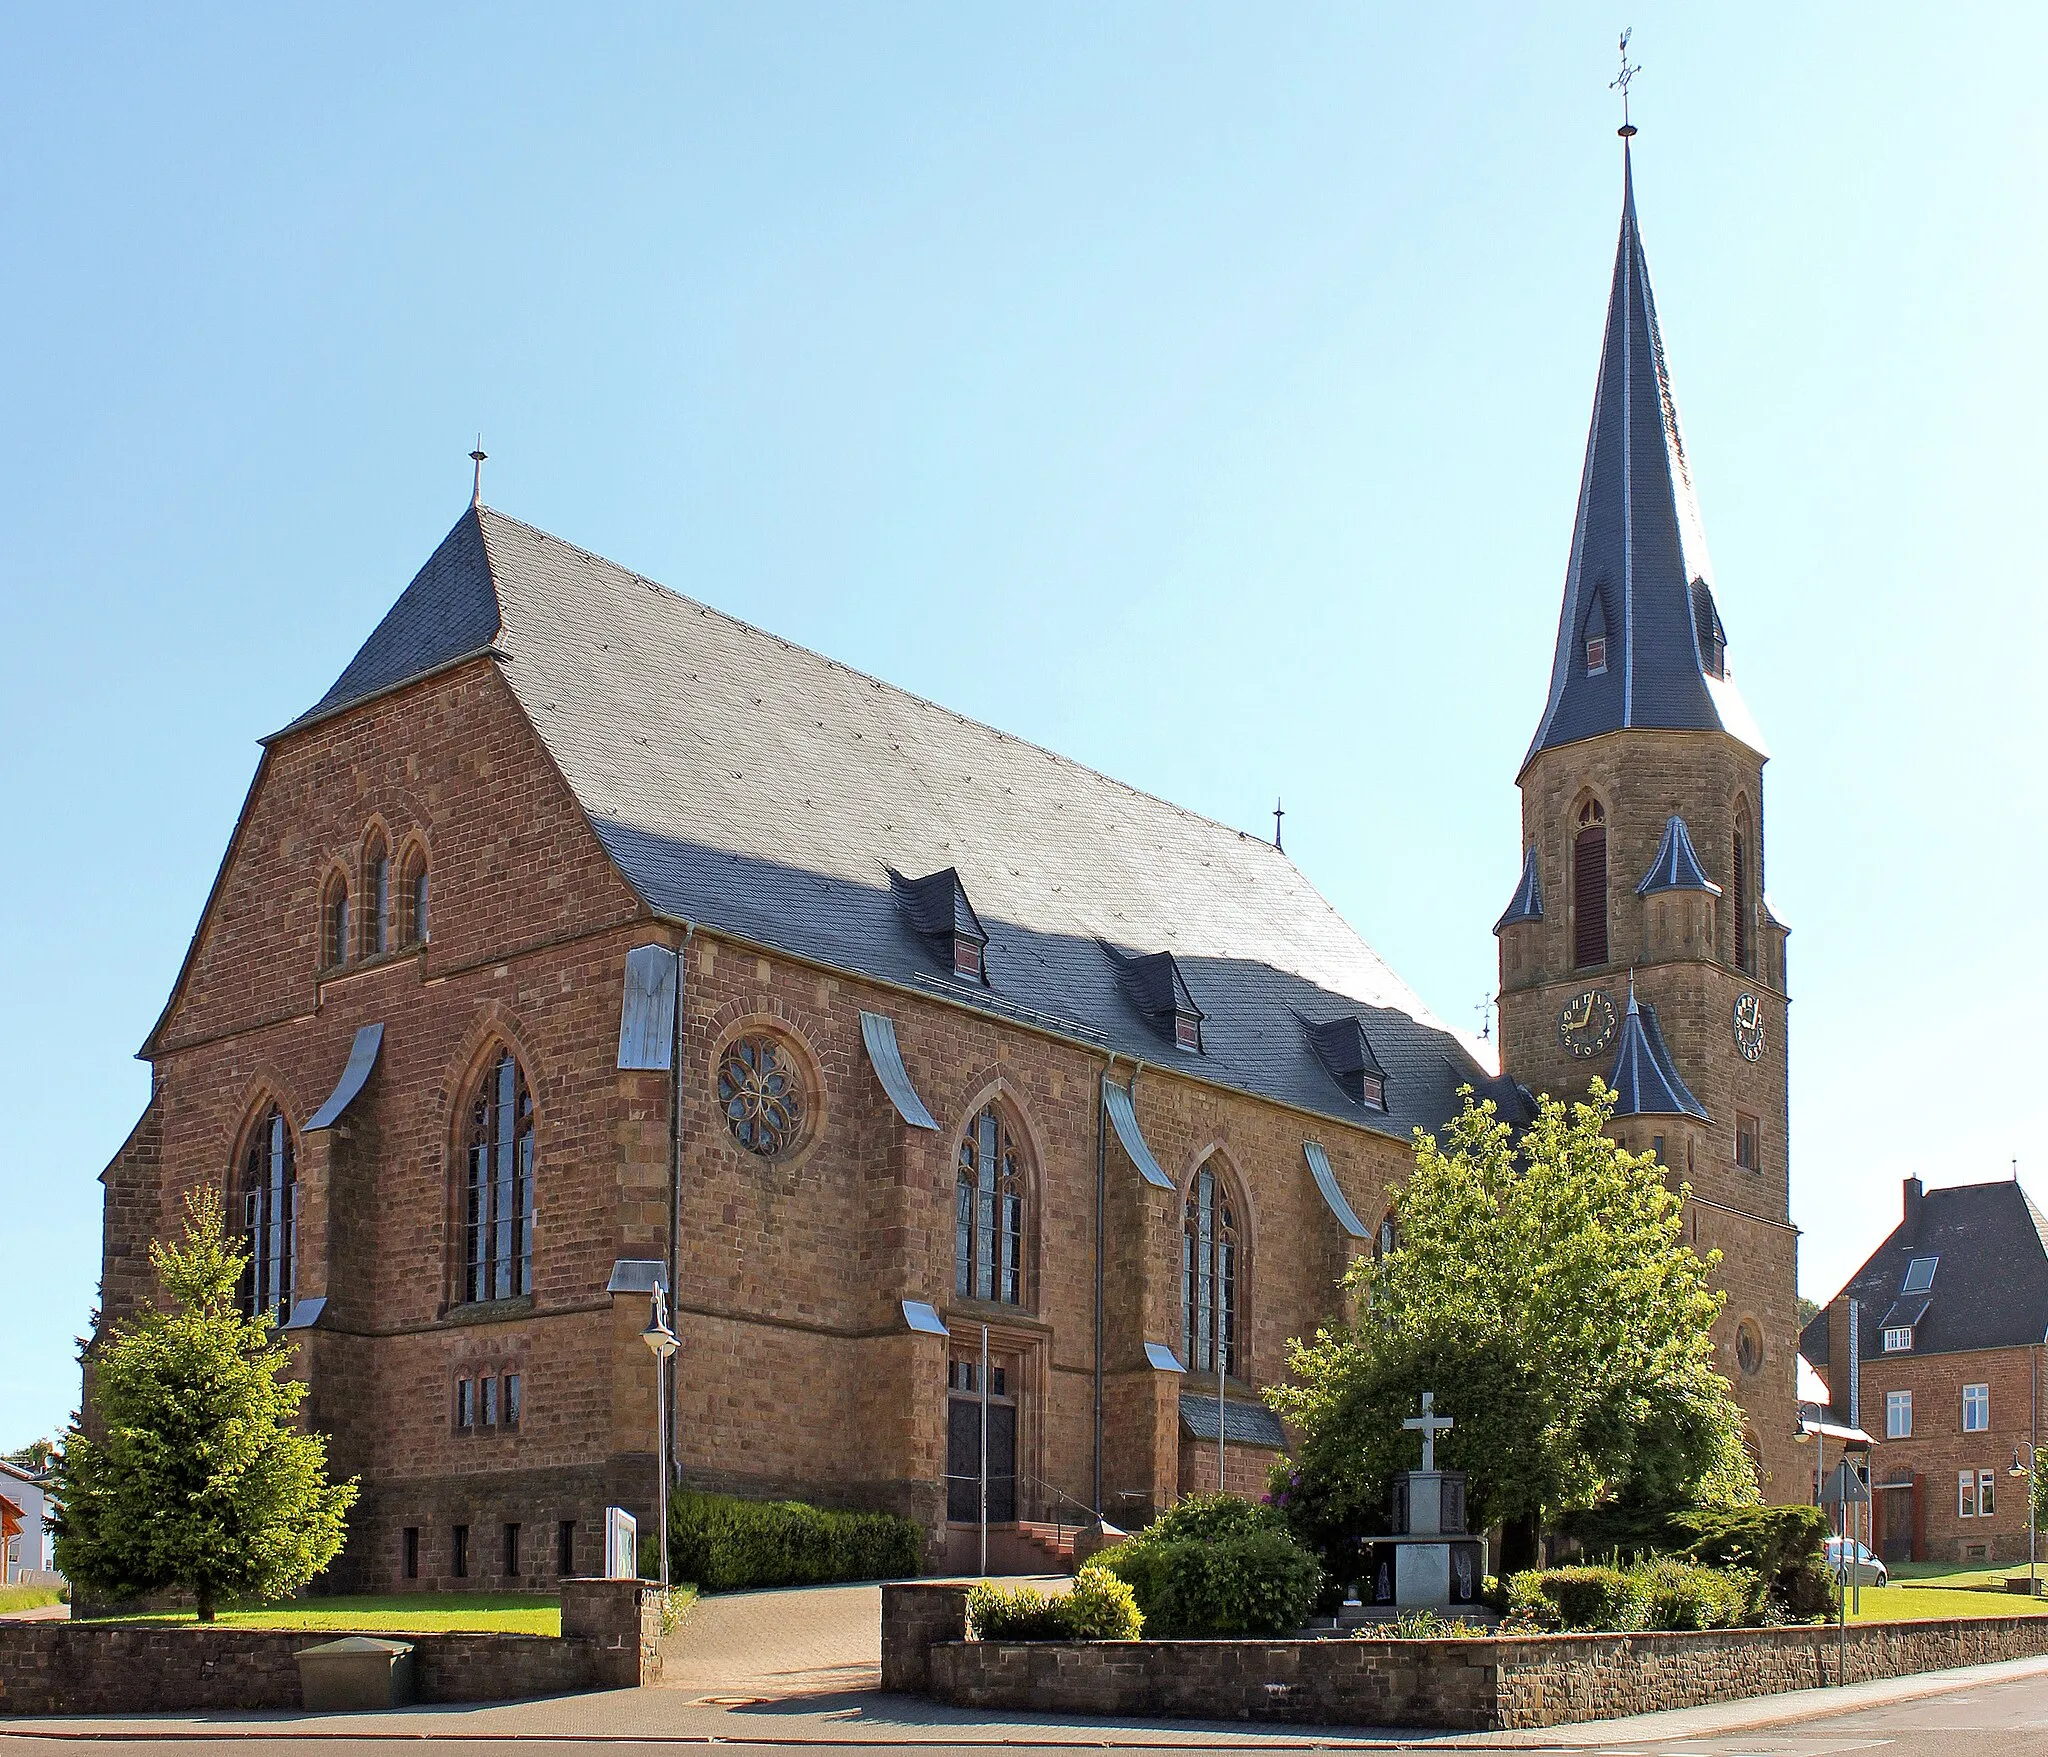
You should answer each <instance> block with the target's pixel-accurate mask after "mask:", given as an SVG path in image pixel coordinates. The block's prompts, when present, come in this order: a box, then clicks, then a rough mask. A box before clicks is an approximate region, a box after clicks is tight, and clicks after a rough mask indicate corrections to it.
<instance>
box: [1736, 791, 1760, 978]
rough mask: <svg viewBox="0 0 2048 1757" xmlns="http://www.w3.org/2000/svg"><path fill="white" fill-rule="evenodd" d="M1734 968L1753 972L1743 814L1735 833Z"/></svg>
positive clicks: (1746, 834) (1747, 839)
mask: <svg viewBox="0 0 2048 1757" xmlns="http://www.w3.org/2000/svg"><path fill="white" fill-rule="evenodd" d="M1733 852H1734V864H1735V887H1734V888H1735V967H1736V969H1738V970H1749V971H1754V970H1755V968H1756V960H1755V951H1756V948H1755V945H1754V944H1753V942H1752V939H1751V935H1750V931H1749V821H1748V814H1747V813H1745V814H1744V816H1743V820H1742V822H1741V823H1740V824H1738V825H1737V827H1736V831H1735V847H1734V851H1733Z"/></svg>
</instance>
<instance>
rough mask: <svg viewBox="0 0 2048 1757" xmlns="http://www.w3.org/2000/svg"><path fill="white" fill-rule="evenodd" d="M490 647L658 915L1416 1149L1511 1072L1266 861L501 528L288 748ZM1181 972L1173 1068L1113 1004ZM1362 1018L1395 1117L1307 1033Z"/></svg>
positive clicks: (1233, 836) (490, 526)
mask: <svg viewBox="0 0 2048 1757" xmlns="http://www.w3.org/2000/svg"><path fill="white" fill-rule="evenodd" d="M486 651H488V652H490V653H492V654H493V655H494V657H495V662H496V663H498V664H499V665H500V667H501V674H502V675H503V677H504V679H505V681H506V683H507V684H508V685H509V686H510V687H511V689H512V691H513V692H514V694H515V695H516V697H517V698H518V700H519V702H520V704H521V706H522V707H523V708H524V710H525V712H526V715H527V717H528V718H529V719H530V720H531V722H532V724H533V726H534V728H535V729H536V731H537V732H538V734H539V736H540V737H541V739H542V741H543V742H544V743H545V744H546V746H547V748H548V751H549V752H550V754H551V755H552V756H553V758H554V760H555V762H556V764H557V765H558V767H559V768H560V770H561V772H562V774H563V776H564V778H565V779H566V780H567V782H568V784H569V786H570V787H571V788H572V789H573V790H574V791H575V794H576V796H577V798H578V800H579V801H580V803H581V804H582V807H583V809H584V811H585V812H586V813H587V815H588V817H589V819H590V821H591V824H592V825H593V827H594V828H595V830H596V832H597V835H598V837H599V839H600V840H601V841H602V843H603V844H604V846H605V848H606V850H607V851H608V852H609V853H610V855H611V857H612V859H613V860H614V861H615V862H616V863H617V865H618V867H619V869H620V871H621V872H622V873H623V874H624V876H625V877H626V879H627V881H628V882H629V883H630V884H631V885H632V886H633V887H634V888H635V889H636V890H637V891H638V892H639V894H640V895H641V897H642V898H644V899H645V901H646V902H647V904H648V905H649V907H650V908H652V909H653V910H655V911H656V912H657V913H659V914H662V915H665V916H670V917H675V918H680V919H685V920H689V921H694V922H697V923H699V924H701V925H703V926H705V927H708V928H712V929H715V930H719V931H723V932H725V933H728V934H731V935H733V936H735V937H737V938H740V939H744V940H748V941H751V942H753V943H755V944H758V945H761V946H765V947H768V948H771V949H780V950H783V951H786V952H788V953H791V954H794V955H796V956H799V957H802V958H805V959H809V960H813V961H815V962H817V963H819V964H822V965H825V966H828V967H831V968H835V969H842V970H846V971H850V972H855V973H859V974H863V975H868V976H873V977H877V978H880V979H882V980H885V981H888V982H891V983H895V984H898V985H900V986H903V987H907V988H911V989H916V990H921V991H924V992H929V993H931V994H933V995H935V996H937V997H939V998H941V999H944V1000H947V1001H949V1002H951V1003H952V1004H955V1005H968V1006H979V1007H986V1008H990V1009H993V1010H996V1011H1005V1010H1008V1011H1011V1012H1013V1013H1014V1014H1015V1015H1016V1016H1017V1017H1019V1018H1021V1019H1024V1020H1026V1021H1027V1022H1030V1023H1033V1024H1037V1025H1040V1026H1042V1027H1047V1028H1051V1029H1054V1030H1057V1031H1061V1032H1063V1033H1066V1034H1070V1035H1073V1036H1075V1037H1078V1038H1081V1039H1083V1040H1085V1041H1089V1042H1096V1043H1102V1044H1106V1045H1108V1046H1109V1047H1111V1048H1113V1049H1115V1050H1117V1051H1118V1052H1119V1053H1121V1054H1123V1055H1125V1056H1128V1057H1131V1058H1134V1059H1143V1060H1146V1061H1148V1062H1152V1063H1154V1064H1163V1065H1167V1066H1170V1067H1172V1068H1174V1069H1175V1070H1176V1071H1179V1072H1184V1073H1187V1074H1190V1075H1193V1076H1195V1077H1199V1078H1202V1079H1207V1080H1212V1081H1215V1082H1217V1083H1218V1084H1221V1085H1224V1086H1229V1087H1235V1088H1237V1089H1239V1090H1243V1091H1246V1092H1251V1093H1256V1094H1259V1095H1261V1096H1265V1097H1269V1098H1274V1099H1278V1100H1280V1101H1282V1102H1285V1103H1288V1104H1292V1105H1296V1106H1299V1107H1301V1108H1302V1109H1305V1110H1310V1111H1314V1112H1318V1113H1321V1114H1324V1115H1328V1116H1333V1117H1337V1118H1340V1119H1342V1120H1344V1121H1348V1122H1353V1123H1356V1124H1359V1125H1360V1126H1363V1127H1366V1128H1370V1129H1374V1130H1377V1131H1379V1132H1382V1133H1387V1134H1391V1135H1394V1136H1396V1137H1398V1138H1401V1139H1406V1138H1407V1135H1408V1132H1409V1130H1410V1129H1411V1128H1412V1127H1414V1126H1415V1125H1417V1124H1420V1125H1422V1126H1425V1127H1431V1128H1434V1127H1436V1126H1438V1125H1439V1124H1441V1123H1442V1122H1443V1120H1444V1119H1445V1118H1446V1117H1448V1116H1449V1115H1451V1114H1452V1113H1453V1112H1454V1111H1455V1110H1456V1108H1457V1100H1456V1096H1455V1093H1456V1089H1457V1087H1458V1086H1460V1085H1461V1084H1464V1083H1466V1082H1468V1081H1477V1080H1480V1079H1483V1078H1485V1077H1486V1074H1487V1073H1488V1071H1489V1067H1490V1062H1491V1048H1490V1046H1488V1045H1481V1044H1479V1043H1478V1042H1477V1041H1475V1040H1472V1039H1469V1038H1467V1037H1465V1036H1464V1035H1463V1034H1461V1033H1459V1032H1456V1031H1453V1030H1452V1029H1451V1028H1449V1027H1448V1026H1446V1025H1444V1024H1443V1023H1442V1022H1441V1021H1439V1020H1437V1019H1436V1018H1434V1017H1433V1016H1432V1015H1431V1014H1430V1013H1429V1011H1428V1009H1427V1008H1426V1007H1424V1006H1423V1004H1422V1002H1421V1001H1420V1000H1419V999H1418V998H1417V997H1416V996H1415V994H1414V993H1413V992H1412V991H1411V990H1410V989H1409V988H1408V987H1407V985H1406V984H1405V983H1403V982H1402V981H1401V979H1400V978H1399V977H1398V976H1396V975H1395V974H1394V972H1393V971H1392V970H1390V969H1389V968H1388V967H1387V965H1386V964H1385V963H1384V962H1383V961H1382V960H1381V959H1380V957H1379V956H1378V954H1376V953H1375V952H1374V951H1373V950H1372V948H1371V947H1370V946H1368V945H1367V944H1366V943H1365V942H1364V940H1362V939H1361V938H1360V937H1359V936H1358V934H1357V933H1356V932H1355V931H1354V930H1353V929H1352V928H1351V927H1350V926H1349V924H1348V923H1346V922H1345V921H1344V919H1343V918H1342V917H1341V916H1339V915H1338V913H1337V912H1336V910H1334V909H1333V908H1331V907H1330V905H1329V904H1328V903H1327V902H1326V901H1325V900H1324V899H1323V898H1322V897H1321V896H1320V895H1319V894H1318V893H1317V892H1316V890H1315V888H1314V887H1313V886H1312V885H1310V884H1309V882H1308V881H1307V879H1305V878H1304V877H1303V876H1302V874H1301V873H1300V871H1299V870H1298V869H1297V868H1296V867H1295V866H1294V863H1293V862H1292V861H1290V860H1289V859H1288V858H1287V857H1286V855H1284V854H1283V853H1281V852H1280V851H1279V850H1278V849H1276V848H1274V847H1273V846H1272V844H1271V843H1269V842H1266V841H1263V840H1261V839H1260V838H1258V837H1255V836H1249V835H1246V834H1244V833H1242V832H1240V831H1237V830H1234V829H1230V828H1228V827H1227V826H1225V825H1222V824H1217V823H1214V822H1211V821H1210V820H1208V819H1206V818H1201V817H1197V816H1196V815H1195V814H1193V813H1192V812H1187V811H1183V810H1181V809H1180V808H1178V807H1176V806H1173V805H1169V804H1167V803H1166V802H1165V801H1163V800H1159V799H1155V798H1152V797H1150V796H1149V795H1147V794H1144V793H1140V792H1137V791H1136V790H1135V789H1132V788H1129V787H1126V786H1123V785H1122V784H1121V783H1119V782H1116V781H1112V780H1110V779H1108V778H1106V777H1104V776H1102V775H1099V774H1096V773H1095V772H1094V771H1092V770H1090V769H1086V768H1084V767H1082V766H1081V765H1080V764H1078V763H1074V762H1071V761H1069V760H1067V759H1066V758H1064V757H1060V756H1056V755H1054V754H1053V753H1051V752H1049V751H1046V750H1043V749H1040V748H1039V747H1037V746H1035V745H1031V744H1027V743H1025V742H1024V741H1022V740H1021V739H1017V738H1012V737H1009V736H1007V735H1006V734H1004V733H1001V732H998V731H995V730H993V729H991V728H989V727H987V726H982V725H978V724H976V723H975V722H974V721H972V720H968V719H965V718H963V717H962V716H960V715H958V714H954V713H951V712H948V711H947V710H946V709H944V708H941V707H937V706H935V705H933V704H932V703H930V702H927V701H924V700H921V699H920V698H918V697H916V696H913V695H909V694H907V693H905V692H904V691H902V690H898V689H894V688H891V687H890V686H889V685H887V684H885V683H881V682H878V681H877V680H876V679H874V678H871V677H866V676H863V675H862V674H860V673H859V672H856V671H852V670H849V669H848V668H847V667H845V666H843V665H839V664H835V663H834V662H833V661H831V660H829V659H826V658H823V657H820V656H819V655H818V654H815V653H812V652H808V651H806V650H805V649H803V648H801V647H798V646H795V645H792V644H791V643H790V642H788V641H784V640H780V639H778V638H776V637H775V636H773V635H770V634H765V633H763V632H762V631H761V630H759V629H756V628H751V627H749V626H748V625H747V624H745V623H742V622H739V621H736V620H734V619H733V618H731V617H729V616H725V615H722V614H720V613H719V612H717V611H715V610H711V609H709V608H707V607H706V606H704V605H702V604H698V603H694V602H692V601H691V600H689V599H687V598H683V597H680V596H678V595H677V594H676V593H674V592H671V591H669V590H668V589H666V588H665V587H662V586H659V585H656V584H655V583H654V582H653V581H651V580H647V579H643V578H642V577H640V576H639V575H637V574H633V573H630V572H628V571H627V570H626V569H624V568H622V567H618V566H616V565H614V564H613V563H611V562H608V561H605V560H602V559H601V558H599V557H597V556H595V555H591V554H588V553H587V552H585V551H583V550H581V549H577V548H575V547H574V546H572V545H571V544H568V543H565V542H563V541H562V540H561V539H559V538H556V537H551V536H549V535H547V534H546V533H545V532H542V531H538V530H535V529H534V528H533V527H532V526H530V525H525V524H522V523H520V522H519V521H518V520H516V519H512V518H508V517H506V516H505V515H504V514H503V513H499V512H496V511H494V510H492V509H490V508H488V507H474V508H470V509H468V510H467V511H465V512H464V514H463V516H462V518H461V519H460V520H458V521H457V523H456V526H455V528H454V530H452V531H451V532H450V533H449V534H448V536H447V538H446V539H445V540H444V541H443V542H442V544H441V546H440V547H439V548H438V549H437V550H436V551H435V552H434V555H433V557H432V558H431V559H430V560H429V561H428V563H427V565H426V566H425V567H424V568H422V569H421V570H420V573H419V575H418V577H417V578H416V579H414V581H413V582H412V584H411V585H410V586H408V587H407V588H406V590H405V592H404V593H403V594H402V595H401V596H400V598H399V599H398V601H397V603H396V604H395V605H394V606H393V607H392V609H391V610H390V611H389V613H387V614H386V616H385V617H384V619H383V621H382V622H380V623H379V624H378V626H377V628H376V630H375V632H374V633H372V634H371V636H370V638H369V639H368V640H367V641H366V642H365V643H364V645H363V648H362V650H361V651H360V652H359V653H358V654H357V655H356V656H355V658H354V659H353V660H351V661H350V663H349V665H348V666H347V668H346V669H345V670H344V671H343V672H342V674H341V676H340V678H338V679H337V680H336V682H335V684H334V687H333V688H332V689H330V690H329V691H328V692H327V694H326V695H325V696H323V697H322V698H321V700H320V702H319V703H318V704H317V705H316V706H315V707H314V708H313V709H312V710H310V711H309V713H308V714H306V715H303V716H301V717H300V719H298V720H296V721H294V722H293V723H292V725H291V726H290V727H287V728H285V731H284V732H282V733H279V734H277V735H276V736H277V737H283V736H286V735H287V734H289V733H291V732H292V731H294V730H295V729H297V728H300V727H303V726H305V725H307V724H309V723H310V722H311V721H312V720H314V719H316V718H318V717H321V716H323V715H326V714H331V713H334V712H337V711H339V710H341V709H342V708H345V707H348V706H350V705H353V704H355V703H359V702H362V701H365V700H367V699H369V698H370V697H372V696H374V695H377V694H379V693H381V692H383V691H386V690H389V689H393V688H396V687H398V686H399V685H401V684H403V683H405V682H407V681H408V680H410V679H412V678H415V677H418V676H421V675H424V674H426V673H428V672H430V671H433V670H435V669H438V668H441V667H444V666H446V665H448V664H450V663H452V662H454V661H456V660H458V659H460V658H462V657H464V656H465V655H472V654H477V653H481V652H486ZM892 868H893V869H894V871H895V872H896V873H898V874H906V873H907V874H931V873H936V872H940V871H943V870H944V869H947V868H953V869H956V871H957V873H958V876H959V879H960V882H961V884H962V886H963V888H964V894H965V895H971V897H972V898H973V904H972V906H971V907H972V914H973V916H974V917H975V918H976V919H977V924H978V925H979V926H980V927H981V928H982V930H983V931H985V932H986V934H987V936H988V945H987V953H986V959H987V976H988V983H989V988H988V990H987V991H981V990H971V991H965V990H963V989H962V987H961V985H959V984H958V983H955V982H953V981H951V980H949V979H948V978H947V977H945V976H944V975H942V974H941V973H940V972H938V971H937V970H935V969H934V967H933V958H932V954H931V950H930V947H929V944H928V942H927V941H926V940H925V938H924V936H923V935H922V934H920V933H919V931H918V929H917V927H916V926H914V925H913V923H912V921H911V919H910V918H909V917H908V916H907V914H906V912H905V910H904V909H903V908H902V907H901V906H899V903H898V902H897V900H896V898H895V897H894V896H893V895H892V890H891V884H890V878H889V874H890V871H891V869H892ZM1162 951H1166V952H1171V953H1172V954H1173V970H1174V973H1175V974H1176V975H1177V977H1178V979H1179V980H1180V981H1181V982H1182V983H1184V985H1185V987H1186V990H1187V992H1188V994H1189V995H1190V996H1191V998H1192V999H1193V1001H1194V1002H1195V1004H1196V1005H1197V1006H1198V1007H1199V1008H1200V1009H1201V1011H1202V1013H1203V1014H1204V1015H1206V1017H1205V1019H1204V1022H1203V1026H1202V1042H1203V1052H1204V1053H1202V1054H1200V1055H1194V1054H1189V1053H1187V1052H1182V1051H1176V1050H1174V1049H1172V1048H1171V1047H1170V1044H1169V1045H1162V1042H1161V1038H1160V1033H1159V1030H1158V1028H1157V1026H1156V1023H1155V1020H1154V1019H1153V1018H1152V1017H1148V1015H1147V1013H1146V1011H1145V1010H1144V1009H1143V1008H1141V1006H1140V1005H1139V1004H1138V1003H1137V1001H1136V1000H1135V999H1134V998H1133V997H1132V995H1131V993H1130V991H1129V990H1128V988H1127V986H1126V985H1125V984H1124V983H1122V982H1120V981H1119V979H1118V977H1119V970H1118V959H1117V957H1116V956H1114V955H1113V954H1114V953H1117V952H1121V953H1122V954H1124V955H1126V956H1147V955H1151V954H1156V953H1159V952H1162ZM1341 1012H1351V1013H1357V1014H1359V1015H1360V1016H1361V1017H1362V1018H1363V1019H1364V1021H1365V1023H1366V1028H1367V1029H1368V1030H1369V1031H1370V1033H1371V1036H1372V1042H1373V1044H1374V1047H1375V1049H1376V1051H1377V1053H1378V1056H1379V1060H1380V1062H1381V1064H1382V1065H1383V1066H1384V1068H1385V1070H1386V1074H1387V1091H1388V1095H1389V1098H1390V1101H1391V1107H1390V1109H1389V1110H1388V1111H1387V1112H1385V1113H1382V1112H1380V1111H1377V1110H1372V1109H1369V1108H1367V1107H1365V1106H1363V1105H1359V1104H1355V1103H1353V1102H1351V1101H1350V1100H1349V1099H1347V1097H1346V1096H1345V1094H1344V1093H1343V1092H1342V1091H1340V1090H1339V1089H1338V1088H1337V1087H1336V1086H1335V1085H1334V1084H1333V1083H1332V1082H1331V1080H1330V1078H1329V1076H1328V1075H1327V1074H1326V1073H1325V1072H1324V1069H1323V1066H1322V1064H1321V1062H1320V1061H1319V1059H1318V1057H1317V1055H1316V1052H1315V1050H1314V1047H1313V1046H1312V1045H1311V1043H1310V1041H1309V1038H1308V1035H1307V1033H1306V1031H1305V1030H1304V1029H1303V1026H1302V1022H1301V1019H1302V1017H1303V1016H1306V1017H1309V1018H1328V1017H1330V1016H1332V1015H1334V1014H1337V1013H1341Z"/></svg>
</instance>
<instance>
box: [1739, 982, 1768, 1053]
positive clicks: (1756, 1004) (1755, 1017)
mask: <svg viewBox="0 0 2048 1757" xmlns="http://www.w3.org/2000/svg"><path fill="white" fill-rule="evenodd" d="M1735 1047H1736V1048H1737V1049H1739V1050H1741V1051H1742V1059H1743V1060H1744V1061H1751V1062H1753V1061H1760V1060H1761V1059H1762V1058H1763V1053H1764V1006H1763V1002H1762V1001H1760V1000H1758V999H1757V998H1756V996H1755V995H1753V994H1743V995H1739V996H1737V997H1736V1001H1735Z"/></svg>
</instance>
